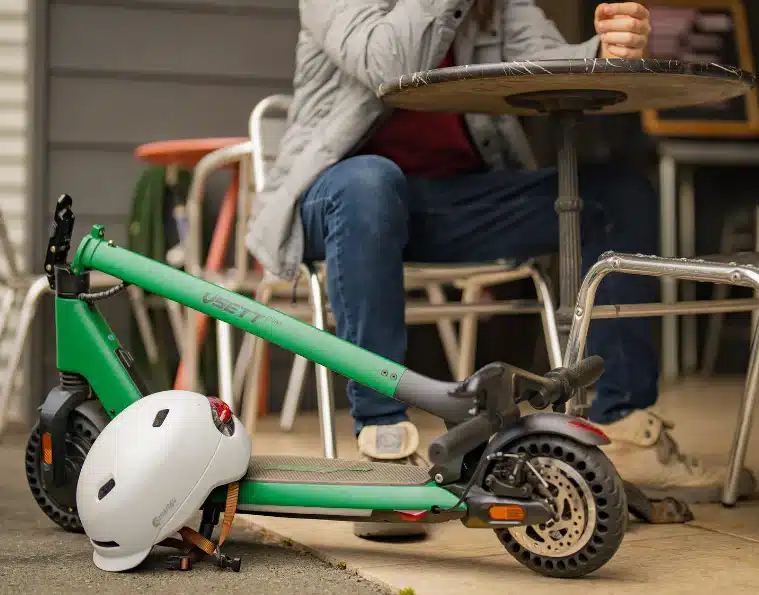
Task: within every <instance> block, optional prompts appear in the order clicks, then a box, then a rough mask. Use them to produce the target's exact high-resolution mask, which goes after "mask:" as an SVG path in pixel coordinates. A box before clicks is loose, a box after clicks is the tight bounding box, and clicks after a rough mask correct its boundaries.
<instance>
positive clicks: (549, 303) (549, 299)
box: [530, 269, 563, 369]
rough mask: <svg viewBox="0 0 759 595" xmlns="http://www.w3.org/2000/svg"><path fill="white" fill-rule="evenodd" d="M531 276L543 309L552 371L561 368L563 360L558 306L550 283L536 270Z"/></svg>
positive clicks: (544, 332) (543, 320)
mask: <svg viewBox="0 0 759 595" xmlns="http://www.w3.org/2000/svg"><path fill="white" fill-rule="evenodd" d="M530 276H531V278H532V282H533V283H534V284H535V291H536V292H537V294H538V301H539V302H540V304H541V306H543V309H542V310H541V311H540V319H541V321H542V323H543V336H544V337H545V341H546V349H547V350H548V363H549V365H550V366H551V368H552V369H555V368H558V367H560V366H561V361H562V359H563V357H562V353H561V342H560V341H559V327H558V326H557V325H556V306H554V303H553V296H552V295H551V289H550V288H549V287H548V283H546V280H545V279H544V278H543V275H541V274H540V273H539V272H538V271H537V270H536V269H531V273H530Z"/></svg>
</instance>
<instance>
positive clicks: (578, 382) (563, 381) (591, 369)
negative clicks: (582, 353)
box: [529, 355, 605, 409]
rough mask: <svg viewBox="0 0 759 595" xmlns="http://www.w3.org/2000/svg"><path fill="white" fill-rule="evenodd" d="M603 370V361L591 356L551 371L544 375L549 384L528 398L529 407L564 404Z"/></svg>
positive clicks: (598, 376)
mask: <svg viewBox="0 0 759 595" xmlns="http://www.w3.org/2000/svg"><path fill="white" fill-rule="evenodd" d="M604 370H605V365H604V360H603V358H601V357H599V356H597V355H591V356H590V357H587V358H585V359H583V360H581V361H579V362H578V363H576V364H575V365H574V366H570V367H568V368H557V369H556V370H552V371H550V372H549V373H548V374H546V379H548V380H549V382H548V383H546V384H545V385H544V386H543V387H541V389H540V390H539V391H537V392H535V393H533V394H532V395H531V396H530V397H529V402H530V405H532V406H533V407H534V408H535V409H545V408H546V407H548V406H549V405H552V404H554V403H558V402H565V401H567V400H568V399H569V398H570V397H571V396H572V393H574V392H575V391H576V390H579V389H581V388H585V387H588V386H590V385H591V384H593V383H594V382H595V381H596V380H598V379H599V378H600V377H601V375H602V374H603V373H604Z"/></svg>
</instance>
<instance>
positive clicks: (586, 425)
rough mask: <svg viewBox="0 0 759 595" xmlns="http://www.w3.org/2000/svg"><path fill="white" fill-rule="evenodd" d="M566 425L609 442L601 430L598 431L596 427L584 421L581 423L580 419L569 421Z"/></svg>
mask: <svg viewBox="0 0 759 595" xmlns="http://www.w3.org/2000/svg"><path fill="white" fill-rule="evenodd" d="M568 423H569V425H570V426H574V427H575V428H580V429H581V430H585V431H586V432H590V433H591V434H595V435H596V436H600V437H601V438H603V439H604V440H609V437H608V436H607V435H606V434H604V433H603V430H599V429H598V428H597V427H596V426H594V425H593V424H589V423H588V422H586V421H583V420H581V419H570V420H569V422H568ZM609 441H610V440H609ZM610 442H611V441H610Z"/></svg>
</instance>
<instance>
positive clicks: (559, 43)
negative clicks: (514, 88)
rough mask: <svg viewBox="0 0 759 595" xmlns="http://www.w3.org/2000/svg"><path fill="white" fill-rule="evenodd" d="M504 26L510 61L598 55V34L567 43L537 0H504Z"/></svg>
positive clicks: (507, 53)
mask: <svg viewBox="0 0 759 595" xmlns="http://www.w3.org/2000/svg"><path fill="white" fill-rule="evenodd" d="M503 27H504V44H505V46H506V47H505V48H504V56H505V57H506V60H508V61H519V60H559V59H570V58H576V59H582V58H597V57H598V50H599V45H600V39H599V37H598V36H594V37H591V38H590V39H589V40H588V41H585V42H583V43H578V44H570V43H567V42H566V40H565V39H564V37H563V36H562V35H561V33H559V30H558V29H557V28H556V25H555V24H554V23H553V21H552V20H550V19H549V18H548V17H546V15H545V13H544V12H543V11H542V10H541V9H540V8H538V7H537V6H535V1H534V0H505V9H504V11H503Z"/></svg>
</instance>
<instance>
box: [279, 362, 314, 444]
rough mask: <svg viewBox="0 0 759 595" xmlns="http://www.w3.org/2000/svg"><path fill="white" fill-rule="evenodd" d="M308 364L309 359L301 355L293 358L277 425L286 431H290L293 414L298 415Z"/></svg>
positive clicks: (293, 422) (293, 420)
mask: <svg viewBox="0 0 759 595" xmlns="http://www.w3.org/2000/svg"><path fill="white" fill-rule="evenodd" d="M308 364H309V361H308V360H307V359H306V358H305V357H303V356H300V355H296V356H295V358H294V359H293V366H292V369H291V370H290V379H289V380H288V381H287V390H286V391H285V398H284V399H283V400H282V413H281V414H280V416H279V427H280V428H282V429H283V430H284V431H286V432H289V431H291V430H292V429H293V426H294V425H295V416H296V415H298V409H299V407H300V398H301V396H302V394H303V386H304V385H305V383H306V375H307V374H308Z"/></svg>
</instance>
